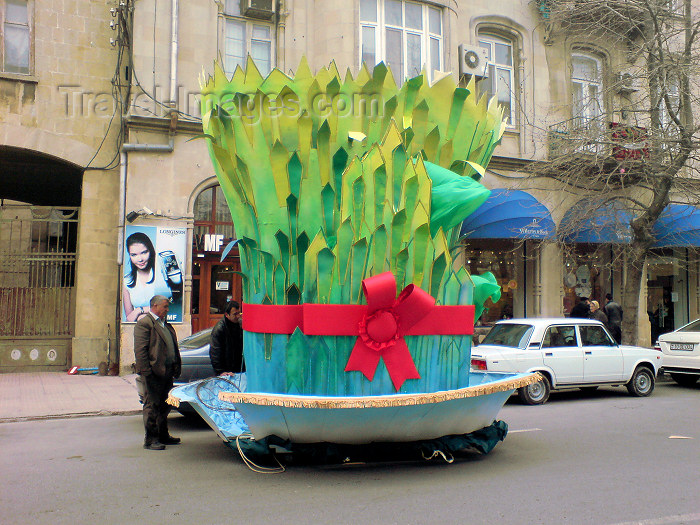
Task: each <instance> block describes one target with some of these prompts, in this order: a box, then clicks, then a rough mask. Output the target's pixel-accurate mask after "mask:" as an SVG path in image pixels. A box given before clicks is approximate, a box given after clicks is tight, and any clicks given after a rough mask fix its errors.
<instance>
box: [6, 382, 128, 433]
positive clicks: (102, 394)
mask: <svg viewBox="0 0 700 525" xmlns="http://www.w3.org/2000/svg"><path fill="white" fill-rule="evenodd" d="M135 378H136V375H135V374H132V375H128V376H121V377H119V376H97V375H68V374H67V373H66V372H39V373H17V374H0V423H8V422H12V421H25V420H30V419H51V418H60V417H82V416H102V415H105V416H107V415H127V414H138V413H141V404H140V403H139V398H138V393H137V391H136V384H135V382H134V380H135Z"/></svg>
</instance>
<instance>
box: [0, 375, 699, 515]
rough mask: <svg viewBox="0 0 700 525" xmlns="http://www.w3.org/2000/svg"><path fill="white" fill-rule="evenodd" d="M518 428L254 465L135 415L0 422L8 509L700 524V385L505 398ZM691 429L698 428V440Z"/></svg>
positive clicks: (214, 443)
mask: <svg viewBox="0 0 700 525" xmlns="http://www.w3.org/2000/svg"><path fill="white" fill-rule="evenodd" d="M499 417H500V419H503V420H505V421H507V422H508V424H509V426H510V434H509V435H508V437H507V438H506V440H505V441H504V442H503V443H501V444H499V445H498V446H497V447H496V448H495V449H494V451H493V452H492V453H491V454H490V455H488V456H479V455H473V456H469V457H467V458H466V459H463V460H461V461H459V462H456V463H454V464H452V465H445V464H435V465H433V464H393V465H386V464H381V465H371V466H362V467H332V468H310V467H293V468H291V469H289V470H288V471H287V472H286V473H284V474H279V475H261V474H255V473H253V472H251V471H249V470H248V469H247V468H246V467H245V466H244V465H243V464H242V462H241V461H240V459H239V458H238V456H237V454H236V453H235V452H234V451H233V450H231V449H229V448H228V447H226V446H225V445H224V444H223V443H222V442H221V441H220V440H219V438H218V437H216V435H215V434H214V433H213V432H212V431H211V430H209V429H208V427H202V426H197V425H193V424H191V423H189V422H188V421H186V420H185V419H184V418H182V417H180V416H179V415H173V416H171V430H172V432H173V434H176V435H179V436H181V437H182V438H183V442H184V443H183V444H182V445H180V446H177V447H168V449H167V450H166V451H164V452H155V451H145V450H143V449H142V448H141V436H142V426H141V419H140V417H138V416H114V417H93V418H79V419H66V420H50V421H30V422H18V423H5V424H0V450H1V451H2V452H1V453H0V472H2V479H3V483H2V490H0V509H1V510H0V522H2V523H3V524H8V525H9V524H26V523H33V524H44V523H45V524H52V525H54V524H60V523H71V524H73V523H85V524H94V523H100V522H106V523H117V524H121V523H158V524H161V523H212V524H213V523H217V524H218V523H250V524H258V523H261V524H263V523H264V524H266V523H280V524H289V525H291V524H306V523H309V524H312V523H313V524H316V523H321V524H336V523H337V524H345V523H347V524H357V523H371V524H375V523H401V524H412V523H416V524H423V523H426V524H438V523H439V524H442V523H455V524H457V523H458V524H481V523H484V524H496V523H498V524H501V523H503V524H530V523H546V524H550V523H551V524H561V523H572V524H619V523H641V524H644V525H658V524H676V523H685V524H693V523H696V524H697V523H700V498H698V495H699V492H700V491H699V489H700V386H697V387H695V388H693V389H687V388H681V387H678V386H676V385H675V384H672V383H665V384H660V385H659V386H658V387H657V390H656V392H655V393H654V395H653V396H652V397H650V398H642V399H640V398H632V397H630V396H628V395H627V393H626V390H624V389H620V388H617V389H601V390H599V391H598V392H594V393H592V394H583V393H581V392H578V391H575V392H571V393H560V394H553V395H552V398H551V400H550V401H549V402H548V403H547V404H546V405H544V406H540V407H528V406H522V405H519V404H517V403H516V402H509V403H508V404H507V405H506V406H505V407H504V409H503V410H502V411H501V413H500V415H499ZM686 438H687V439H686Z"/></svg>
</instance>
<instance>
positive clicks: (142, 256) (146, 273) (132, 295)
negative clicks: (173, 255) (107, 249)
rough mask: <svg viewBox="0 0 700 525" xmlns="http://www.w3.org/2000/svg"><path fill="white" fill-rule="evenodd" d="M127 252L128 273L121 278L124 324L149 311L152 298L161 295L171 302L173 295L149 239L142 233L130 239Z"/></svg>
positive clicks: (127, 241)
mask: <svg viewBox="0 0 700 525" xmlns="http://www.w3.org/2000/svg"><path fill="white" fill-rule="evenodd" d="M126 250H127V253H128V254H129V261H130V262H131V270H130V271H129V273H127V274H126V275H125V276H124V286H123V291H122V303H123V305H124V317H125V320H126V321H127V322H136V321H138V319H139V318H140V317H141V316H142V315H144V314H147V313H148V312H149V311H150V307H149V301H150V300H151V297H153V296H154V295H162V296H164V297H167V298H168V299H172V296H173V292H172V290H171V287H170V284H169V282H168V279H167V277H166V275H165V272H164V270H163V268H161V265H160V264H158V259H157V257H156V251H155V249H154V247H153V243H152V242H151V239H150V237H149V236H148V235H146V234H145V233H142V232H136V233H132V234H131V235H129V237H127V239H126Z"/></svg>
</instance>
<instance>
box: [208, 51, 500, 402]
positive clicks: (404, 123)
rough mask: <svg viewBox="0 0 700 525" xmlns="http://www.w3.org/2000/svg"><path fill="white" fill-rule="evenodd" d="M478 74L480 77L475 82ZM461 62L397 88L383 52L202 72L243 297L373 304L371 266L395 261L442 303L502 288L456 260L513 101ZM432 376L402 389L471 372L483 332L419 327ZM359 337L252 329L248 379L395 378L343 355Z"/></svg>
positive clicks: (451, 384)
mask: <svg viewBox="0 0 700 525" xmlns="http://www.w3.org/2000/svg"><path fill="white" fill-rule="evenodd" d="M469 88H473V85H470V86H469ZM469 88H459V87H457V86H456V85H455V84H454V81H453V80H452V79H451V78H450V77H445V78H443V79H441V80H440V81H438V82H436V83H435V84H434V85H432V86H430V85H429V84H428V82H427V81H426V80H425V76H424V75H422V76H418V77H416V78H412V79H410V80H407V81H406V82H405V83H404V84H403V86H401V88H398V87H397V85H396V83H395V82H394V80H393V77H392V75H391V74H390V71H389V69H388V68H387V67H386V66H384V65H383V64H379V65H377V66H376V67H375V68H374V70H373V72H372V73H370V72H369V71H368V69H367V68H366V67H363V68H362V69H361V70H360V72H359V74H358V75H357V77H356V78H353V76H352V75H351V74H350V72H349V71H348V72H347V73H346V75H345V78H344V79H343V78H341V76H340V74H339V73H338V70H337V68H336V66H335V64H334V63H331V65H330V66H329V67H328V68H323V69H321V70H320V71H319V72H318V73H317V74H316V75H312V73H311V71H310V70H309V67H308V65H307V63H306V61H305V60H302V62H301V64H300V65H299V68H298V69H297V73H296V75H295V77H294V78H289V77H288V76H286V75H285V74H284V73H282V72H281V71H279V70H273V71H272V73H270V75H268V77H267V78H263V77H262V76H261V75H260V73H259V72H258V70H257V68H256V67H255V65H254V63H253V62H252V60H249V61H248V64H247V67H246V70H245V71H243V70H242V69H240V68H237V69H236V72H235V73H234V75H233V77H232V78H231V79H230V80H229V79H227V78H226V76H225V74H224V72H223V70H222V69H221V67H220V65H219V64H216V65H215V73H214V76H213V77H209V78H208V79H206V81H203V87H202V94H203V97H202V115H203V117H202V122H203V127H204V132H205V134H206V135H207V137H208V145H209V151H210V154H211V157H212V160H213V163H214V167H215V170H216V173H217V176H218V178H219V181H220V184H221V187H222V190H223V192H224V195H225V196H226V199H227V202H228V204H229V207H230V210H231V215H232V217H233V222H234V225H235V228H236V234H237V237H238V238H239V239H240V242H239V253H240V257H241V268H242V273H243V274H244V275H245V278H244V281H243V295H244V301H245V302H248V303H255V304H279V305H286V304H299V303H303V302H308V303H322V304H358V303H361V302H362V301H363V296H362V292H361V283H362V280H363V279H365V278H367V277H370V276H373V275H377V274H380V273H382V272H385V271H391V272H392V273H393V274H394V275H395V276H396V281H397V286H398V288H399V290H401V289H403V288H404V287H405V286H406V285H408V284H411V283H413V284H415V285H417V286H419V287H421V288H423V289H424V290H425V291H427V292H428V293H430V294H431V295H432V296H433V297H434V298H435V299H436V300H437V302H438V304H445V305H449V304H472V301H473V300H474V298H475V297H478V298H479V301H480V304H478V305H477V311H478V312H479V313H480V311H481V309H482V308H483V303H482V302H483V301H484V300H486V298H487V297H489V296H491V297H492V299H493V300H494V301H495V300H498V299H499V297H500V290H499V288H498V285H497V284H496V281H495V278H494V277H493V275H491V274H484V275H483V276H481V278H480V279H479V280H478V282H477V283H476V284H475V283H474V282H473V280H472V279H471V277H470V275H469V274H468V273H467V271H466V270H465V269H464V268H459V269H455V268H454V264H453V258H452V254H453V253H454V248H455V247H456V246H458V242H459V241H458V234H459V225H460V224H461V222H462V221H463V220H464V218H465V217H466V216H468V215H469V214H471V213H472V212H473V211H474V210H475V209H476V208H478V207H479V206H480V205H481V204H482V203H483V202H484V201H485V200H486V198H487V197H488V195H489V191H488V190H487V189H486V188H484V187H483V186H482V185H481V184H479V183H478V182H477V181H476V180H475V179H478V178H479V176H480V174H479V171H481V170H482V167H485V166H486V165H487V164H488V162H489V160H490V158H491V155H492V153H493V150H494V148H495V146H496V145H497V144H498V142H499V141H500V138H501V135H502V133H503V129H504V123H503V115H502V110H501V109H499V108H497V106H496V105H495V102H493V101H492V102H491V103H487V100H486V98H485V97H482V98H481V99H479V100H477V99H476V97H475V96H474V95H472V94H471V90H470V89H469ZM408 339H409V340H408V346H409V349H410V350H411V353H412V355H413V359H414V361H415V363H416V366H417V368H418V370H419V371H420V373H421V379H415V380H408V381H406V383H405V384H404V386H403V387H402V389H401V391H402V392H430V391H435V390H441V389H447V388H457V387H459V386H460V384H459V383H460V370H462V375H463V372H464V367H467V368H468V366H469V359H470V344H471V337H470V336H412V337H410V338H408ZM353 342H354V338H352V337H340V336H336V337H333V336H314V337H309V336H306V335H304V334H303V333H301V332H300V331H298V330H297V331H296V332H295V333H294V334H292V335H291V336H286V335H280V334H268V335H264V334H257V333H248V332H246V334H245V344H244V347H245V356H246V366H247V370H248V389H249V390H250V391H259V392H284V393H295V394H311V395H371V394H384V393H388V392H391V391H393V389H392V388H391V382H390V381H389V378H388V375H387V374H386V371H385V370H384V369H382V368H381V367H380V370H378V371H377V376H375V378H374V381H372V382H369V381H367V380H366V379H365V378H364V377H362V376H361V375H360V374H359V373H358V372H351V373H345V372H343V368H344V367H345V363H346V362H347V359H348V356H349V354H350V351H351V349H352V346H353Z"/></svg>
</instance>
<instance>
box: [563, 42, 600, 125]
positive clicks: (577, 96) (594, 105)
mask: <svg viewBox="0 0 700 525" xmlns="http://www.w3.org/2000/svg"><path fill="white" fill-rule="evenodd" d="M571 90H572V117H573V118H574V122H575V123H576V125H577V126H578V127H579V128H588V127H591V126H595V127H597V126H599V125H600V123H599V122H598V119H599V117H600V116H601V115H602V113H603V64H602V61H601V60H600V58H598V57H596V56H594V55H589V54H583V53H575V54H573V55H572V57H571Z"/></svg>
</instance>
